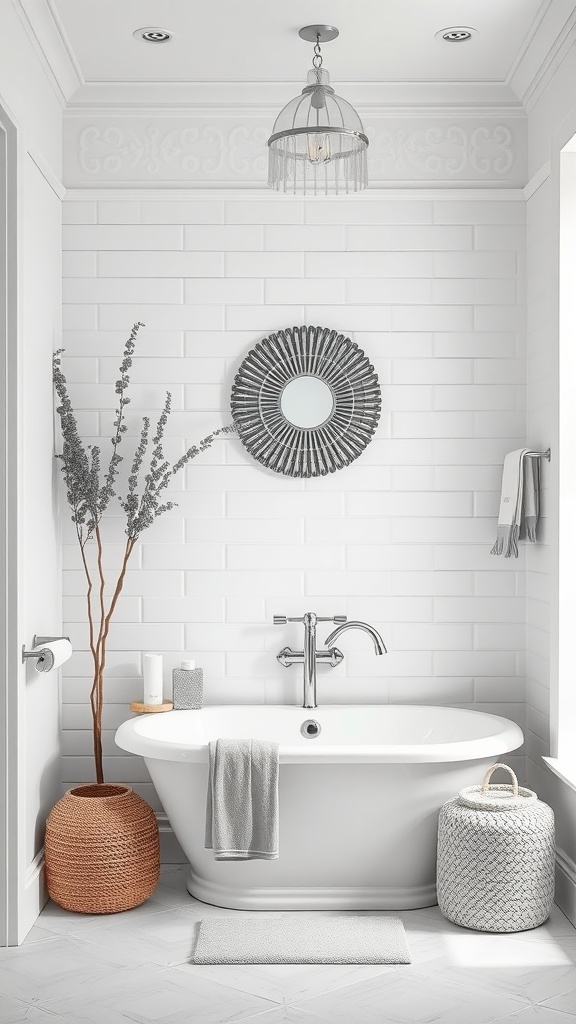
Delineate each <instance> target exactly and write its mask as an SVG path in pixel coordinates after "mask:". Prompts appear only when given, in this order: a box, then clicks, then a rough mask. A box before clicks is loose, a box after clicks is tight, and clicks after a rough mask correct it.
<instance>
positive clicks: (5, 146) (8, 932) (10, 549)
mask: <svg viewBox="0 0 576 1024" xmlns="http://www.w3.org/2000/svg"><path fill="white" fill-rule="evenodd" d="M19 146H20V139H19V134H18V129H17V127H16V124H15V122H14V121H13V120H12V119H11V118H10V116H9V115H8V114H7V112H6V110H5V109H4V108H3V107H1V106H0V162H1V165H0V349H1V352H2V354H1V356H0V408H1V409H2V410H3V412H2V414H0V509H1V511H0V580H1V586H0V707H1V709H2V710H1V715H0V775H1V780H0V844H1V845H0V850H1V856H0V862H1V868H0V871H1V879H0V946H2V945H15V944H17V943H18V941H19V930H20V929H19V910H20V907H19V904H20V899H19V838H20V831H21V830H20V820H21V809H20V807H19V803H20V800H19V797H20V788H21V782H22V780H21V778H20V770H19V769H20V763H19V762H20V753H19V746H20V744H19V732H20V728H21V715H20V700H21V692H20V681H21V675H22V670H21V665H20V664H19V659H18V626H19V612H20V609H19V602H20V593H19V586H18V574H19V568H20V566H19V546H20V536H19V526H18V506H19V492H20V478H19V463H20V460H19V444H20V431H19V385H20V381H19V358H18V339H19V336H20V329H19V327H20V324H19V320H20V317H19V303H18V288H19V258H20V252H19V244H18V238H19V232H18V224H19V206H20V202H19V199H20V189H19V172H20V164H21V162H20V153H19Z"/></svg>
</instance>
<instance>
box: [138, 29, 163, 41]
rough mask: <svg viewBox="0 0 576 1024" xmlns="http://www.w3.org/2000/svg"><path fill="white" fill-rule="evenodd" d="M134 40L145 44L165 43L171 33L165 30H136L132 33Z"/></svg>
mask: <svg viewBox="0 0 576 1024" xmlns="http://www.w3.org/2000/svg"><path fill="white" fill-rule="evenodd" d="M132 35H133V36H134V38H135V39H143V40H144V42H145V43H167V42H168V40H169V39H172V33H171V32H169V31H168V29H166V28H137V29H136V31H135V32H133V33H132Z"/></svg>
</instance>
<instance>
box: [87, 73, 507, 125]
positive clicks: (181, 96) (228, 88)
mask: <svg viewBox="0 0 576 1024" xmlns="http://www.w3.org/2000/svg"><path fill="white" fill-rule="evenodd" d="M339 86H341V89H340V91H341V92H345V94H346V99H347V100H349V102H350V103H352V104H353V105H354V106H358V107H361V108H363V109H364V110H365V111H370V112H371V113H372V112H374V111H375V110H381V109H386V111H387V112H392V111H393V110H394V108H398V109H399V110H401V111H402V112H406V111H407V110H418V111H427V112H430V111H433V110H439V109H441V110H442V111H448V112H449V111H458V113H459V114H460V115H461V114H462V112H463V111H466V112H468V111H470V110H474V111H476V112H478V111H482V112H484V114H485V116H489V115H490V114H492V115H494V116H498V115H500V116H502V113H503V111H506V114H507V116H510V117H514V116H516V117H521V116H523V114H524V110H523V107H522V104H521V103H520V102H519V101H518V98H517V97H516V96H515V94H514V92H513V90H512V89H511V88H510V87H509V86H507V85H505V84H504V83H502V82H341V83H339ZM301 91H302V82H301V81H300V80H298V81H293V82H259V81H251V82H161V81H159V82H94V81H92V82H85V83H84V84H83V85H81V86H80V88H79V89H78V90H77V91H76V92H75V94H74V95H73V96H71V97H70V99H69V103H68V108H67V112H68V116H70V115H71V114H73V113H75V112H78V113H87V112H89V111H95V110H99V111H102V110H107V111H108V112H109V113H111V112H112V111H120V110H122V111H131V112H138V111H144V112H150V113H152V112H159V111H170V110H173V111H175V112H176V111H180V112H182V108H186V109H187V110H192V111H194V112H196V111H200V110H201V111H214V110H222V111H241V110H245V111H247V112H248V111H249V112H250V113H254V112H255V111H256V110H261V111H266V112H267V113H269V112H270V111H273V112H275V113H278V111H280V110H281V109H282V107H283V106H284V105H285V104H286V103H287V102H288V101H289V100H290V99H291V98H292V97H293V96H297V95H298V94H299V93H300V92H301Z"/></svg>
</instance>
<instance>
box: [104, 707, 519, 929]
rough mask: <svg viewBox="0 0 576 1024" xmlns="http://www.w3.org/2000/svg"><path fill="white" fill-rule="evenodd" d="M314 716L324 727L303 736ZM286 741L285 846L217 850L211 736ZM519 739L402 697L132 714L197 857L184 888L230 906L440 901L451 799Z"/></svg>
mask: <svg viewBox="0 0 576 1024" xmlns="http://www.w3.org/2000/svg"><path fill="white" fill-rule="evenodd" d="M307 719H314V720H316V721H317V722H318V723H320V726H321V732H320V734H319V735H318V736H315V737H314V738H307V737H304V736H303V735H302V734H301V732H300V728H301V726H302V724H303V723H304V722H305V721H306V720H307ZM218 737H252V738H254V739H269V740H274V741H277V742H278V743H279V745H280V775H279V809H280V825H279V858H278V860H273V861H258V860H255V861H240V862H236V861H228V862H226V861H216V860H214V856H213V853H212V851H211V850H205V849H204V823H205V810H206V788H207V782H208V741H209V740H210V739H217V738H218ZM522 742H523V735H522V730H521V729H520V728H519V726H517V725H516V724H515V723H514V722H510V721H508V719H506V718H500V717H498V716H496V715H486V714H482V713H480V712H477V711H467V710H463V709H458V708H446V707H421V706H413V705H408V706H395V705H331V706H324V707H319V708H314V709H313V710H311V709H304V708H299V707H292V706H272V705H270V706H266V705H264V706H253V705H239V706H235V707H231V706H227V707H216V706H212V707H205V708H202V709H201V710H199V711H172V712H168V713H166V714H160V715H143V716H140V717H138V718H134V719H132V720H130V721H128V722H124V723H123V724H122V725H121V726H120V728H119V729H118V731H117V733H116V743H117V744H118V746H120V747H121V748H122V749H124V750H128V751H131V752H132V753H135V754H141V755H142V756H143V757H144V759H145V762H146V765H147V767H148V770H149V772H150V775H151V777H152V781H153V783H154V785H155V787H156V790H157V792H158V795H159V797H160V799H161V801H162V803H163V805H164V809H165V811H166V813H167V815H168V818H169V820H170V822H171V824H172V828H173V829H174V832H175V834H176V837H177V838H178V840H179V841H180V844H181V846H182V849H183V850H184V852H185V854H186V856H187V857H188V859H189V861H190V865H191V870H190V875H189V878H188V889H189V891H190V893H191V894H192V895H193V896H196V897H197V898H198V899H200V900H204V902H206V903H214V904H216V905H217V906H222V907H230V908H232V909H249V910H281V909H284V910H307V909H317V910H320V909H324V910H328V909H335V910H342V909H375V910H376V909H382V910H401V909H406V910H407V909H411V908H414V907H426V906H431V905H433V904H434V903H436V885H435V869H436V829H437V821H438V811H439V809H440V806H441V805H442V803H444V801H445V800H448V799H450V798H451V797H452V796H455V795H456V794H457V793H458V791H459V790H460V789H462V788H463V787H464V786H472V785H477V784H479V783H480V782H481V781H482V778H483V775H484V773H485V771H486V769H487V768H488V767H489V766H490V765H491V764H493V763H494V762H495V761H497V760H500V759H501V758H502V755H503V754H505V753H506V752H507V751H511V750H515V749H516V748H517V747H519V746H520V745H521V743H522Z"/></svg>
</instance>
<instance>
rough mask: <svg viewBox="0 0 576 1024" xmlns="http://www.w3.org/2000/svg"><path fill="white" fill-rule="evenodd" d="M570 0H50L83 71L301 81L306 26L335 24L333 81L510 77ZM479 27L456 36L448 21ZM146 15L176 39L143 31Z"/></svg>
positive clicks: (93, 77)
mask: <svg viewBox="0 0 576 1024" xmlns="http://www.w3.org/2000/svg"><path fill="white" fill-rule="evenodd" d="M559 2H560V0H290V2H289V3H287V2H280V0H204V2H203V3H199V2H198V0H47V3H48V5H49V7H50V10H51V11H52V15H53V17H54V19H55V21H56V23H57V25H58V28H59V30H60V32H61V34H62V37H63V39H64V41H65V43H66V46H67V49H68V52H69V55H70V57H71V59H72V62H73V63H74V64H75V66H76V69H77V72H78V76H79V79H80V81H84V82H86V83H92V82H93V83H100V82H148V83H152V82H208V83H209V82H295V81H299V80H301V79H303V78H305V75H306V71H307V69H308V68H309V67H310V65H311V58H312V44H310V43H306V42H303V41H302V40H301V39H300V38H299V36H298V29H299V28H301V27H302V26H303V25H308V24H311V23H327V24H333V25H336V26H337V27H338V28H339V29H340V37H339V38H338V39H337V40H335V41H334V42H332V43H327V44H325V46H324V48H323V55H324V60H325V64H326V66H327V67H328V69H329V70H330V71H331V73H332V78H333V82H334V83H335V84H337V83H338V82H435V83H438V82H502V83H504V82H507V81H509V79H510V77H511V75H512V74H513V72H514V69H515V67H516V65H517V63H518V61H519V59H520V58H521V57H522V55H523V53H524V52H525V50H526V47H527V45H528V43H529V42H530V40H531V38H532V36H533V35H534V33H535V31H536V30H537V27H538V24H539V22H540V18H541V17H542V16H543V14H544V13H545V12H546V11H547V10H548V9H549V8H550V6H551V5H554V4H555V3H559ZM454 25H465V26H470V27H472V28H475V29H477V34H475V35H474V36H473V38H472V40H470V41H469V42H465V43H446V42H444V41H439V40H438V39H436V38H435V33H437V32H438V31H439V30H441V29H444V28H447V27H450V26H454ZM144 26H155V27H161V28H166V29H169V30H170V31H172V32H173V33H174V38H173V39H172V40H171V41H170V42H168V43H162V44H149V43H144V42H142V41H137V40H135V39H134V38H133V36H132V33H133V31H134V30H135V29H138V28H141V27H144Z"/></svg>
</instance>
